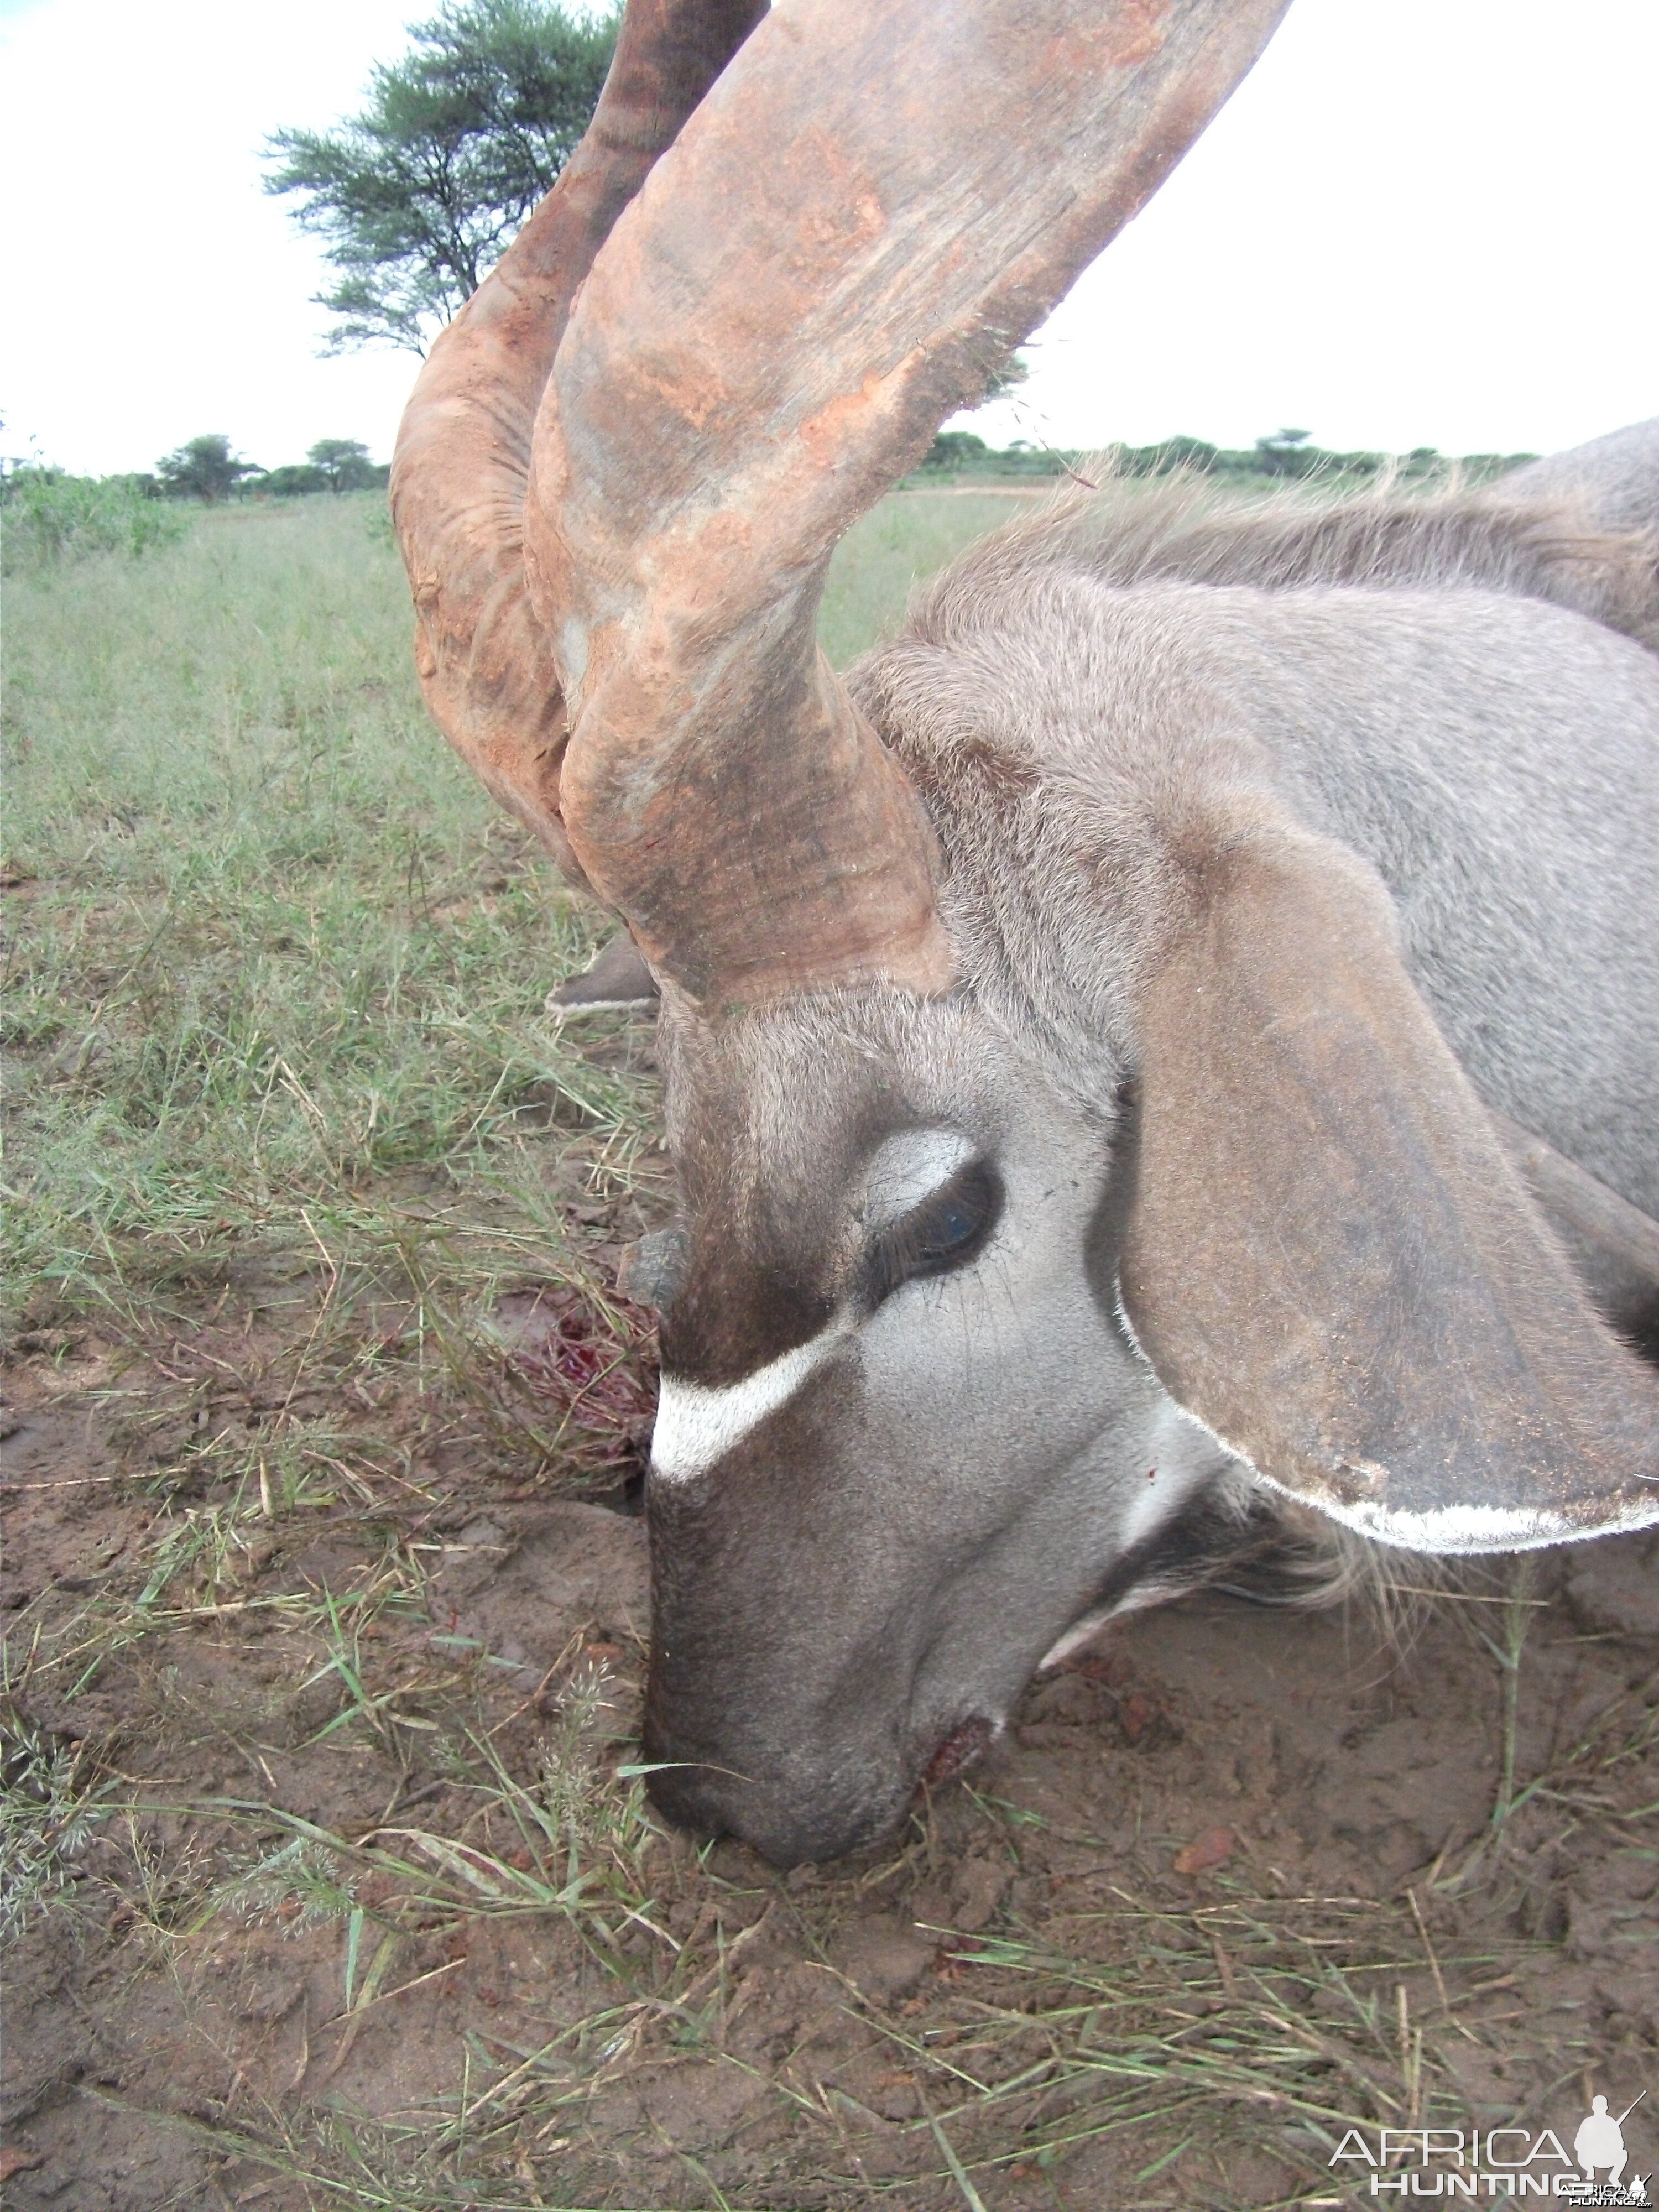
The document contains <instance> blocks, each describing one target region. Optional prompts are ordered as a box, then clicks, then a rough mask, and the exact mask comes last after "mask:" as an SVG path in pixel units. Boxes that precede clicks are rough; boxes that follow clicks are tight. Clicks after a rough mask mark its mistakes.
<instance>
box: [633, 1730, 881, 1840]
mask: <svg viewBox="0 0 1659 2212" xmlns="http://www.w3.org/2000/svg"><path fill="white" fill-rule="evenodd" d="M697 1748H701V1747H697ZM644 1750H645V1763H646V1764H647V1765H648V1766H649V1767H650V1768H651V1769H652V1771H651V1773H650V1775H649V1777H648V1778H647V1785H646V1786H647V1791H648V1794H649V1796H650V1798H651V1802H652V1803H653V1805H654V1806H655V1807H656V1808H657V1810H658V1811H659V1813H661V1814H662V1815H663V1816H664V1818H665V1820H671V1821H672V1822H673V1824H674V1826H676V1827H678V1828H688V1829H690V1831H691V1832H692V1833H693V1834H694V1835H696V1836H700V1837H703V1838H710V1837H715V1836H735V1837H736V1838H738V1841H739V1842H740V1843H744V1844H749V1845H750V1846H751V1848H752V1849H754V1850H757V1851H758V1852H759V1853H760V1855H761V1857H763V1858H764V1859H769V1861H770V1862H771V1863H772V1864H773V1865H774V1866H776V1867H785V1868H787V1867H793V1866H799V1865H801V1864H802V1863H805V1862H806V1861H809V1860H810V1861H813V1862H817V1861H821V1860H823V1859H838V1858H841V1857H844V1856H845V1854H846V1853H847V1852H848V1851H852V1850H858V1849H860V1847H861V1846H862V1845H863V1844H867V1843H870V1842H872V1841H873V1840H874V1838H876V1837H877V1836H878V1835H879V1834H881V1833H882V1832H883V1831H884V1829H885V1828H887V1827H890V1826H891V1825H892V1822H893V1820H894V1819H895V1818H896V1815H897V1814H898V1813H899V1812H900V1811H902V1805H898V1806H890V1805H883V1806H881V1807H879V1808H872V1806H870V1805H869V1804H868V1803H867V1802H863V1793H862V1792H859V1791H856V1790H854V1791H852V1792H849V1791H848V1790H846V1789H845V1787H844V1786H843V1785H842V1778H840V1777H838V1776H837V1775H836V1773H835V1772H834V1771H829V1772H828V1773H824V1772H823V1771H815V1772H813V1773H812V1774H811V1775H808V1774H805V1773H797V1774H794V1775H792V1774H790V1773H789V1772H788V1771H787V1765H786V1767H785V1770H784V1771H781V1772H780V1771H773V1772H771V1773H769V1774H762V1775H757V1776H754V1777H751V1776H750V1775H748V1774H745V1773H742V1772H739V1771H737V1769H736V1767H735V1765H734V1764H733V1763H732V1762H731V1761H730V1760H726V1761H721V1760H718V1759H713V1758H711V1757H709V1756H708V1754H707V1753H706V1752H705V1753H704V1754H703V1755H702V1757H699V1756H697V1755H696V1749H694V1748H693V1747H690V1746H688V1745H687V1744H686V1743H685V1742H684V1741H683V1740H680V1739H678V1738H677V1737H676V1735H674V1734H672V1733H671V1731H670V1730H668V1729H665V1728H663V1727H662V1726H661V1725H660V1724H659V1723H657V1722H656V1721H655V1719H654V1717H653V1716H652V1714H651V1713H650V1711H649V1710H648V1709H647V1721H646V1729H645V1743H644Z"/></svg>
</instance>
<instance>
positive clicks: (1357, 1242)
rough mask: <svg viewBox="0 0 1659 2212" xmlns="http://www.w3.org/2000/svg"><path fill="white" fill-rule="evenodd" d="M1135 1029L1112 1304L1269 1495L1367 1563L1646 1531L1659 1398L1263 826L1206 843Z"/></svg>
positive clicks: (1318, 885) (1387, 921) (1478, 1127)
mask: <svg viewBox="0 0 1659 2212" xmlns="http://www.w3.org/2000/svg"><path fill="white" fill-rule="evenodd" d="M1188 880H1189V888H1190V890H1191V892H1192V896H1193V905H1194V911H1193V913H1192V915H1191V918H1190V920H1189V921H1188V925H1187V926H1186V927H1185V928H1184V930H1183V931H1182V933H1181V934H1180V935H1179V937H1178V939H1176V942H1175V945H1174V947H1173V950H1172V951H1170V954H1169V956H1168V957H1167V958H1166V959H1165V961H1164V964H1163V966H1162V968H1161V969H1159V971H1158V973H1157V974H1156V975H1155V977H1154V978H1153V980H1152V982H1151V984H1150V986H1149V987H1148V988H1147V989H1146V993H1145V995H1144V999H1143V1002H1142V1005H1141V1006H1140V1009H1139V1019H1140V1027H1141V1036H1140V1055H1141V1066H1140V1075H1139V1093H1140V1115H1139V1162H1138V1167H1137V1170H1136V1184H1135V1188H1134V1189H1133V1194H1132V1196H1131V1197H1130V1200H1129V1203H1128V1212H1127V1230H1126V1232H1125V1237H1124V1243H1123V1249H1122V1256H1121V1271H1120V1272H1121V1295H1122V1298H1123V1303H1124V1306H1125V1309H1126V1311H1127V1315H1128V1317H1129V1319H1130V1321H1131V1322H1132V1324H1133V1328H1134V1330H1135V1333H1136V1334H1137V1336H1138V1337H1139V1340H1140V1343H1141V1346H1142V1348H1143V1349H1144V1351H1145V1352H1146V1355H1147V1357H1148V1358H1150V1360H1151V1361H1152V1364H1153V1366H1154V1368H1155V1369H1156V1370H1157V1372H1158V1376H1159V1377H1160V1379H1161V1380H1162V1381H1163V1383H1164V1386H1165V1387H1166V1389H1169V1390H1170V1393H1171V1395H1173V1396H1174V1397H1176V1399H1177V1400H1178V1401H1180V1403H1182V1405H1183V1406H1185V1407H1188V1409H1189V1410H1190V1411H1191V1412H1193V1413H1196V1414H1197V1415H1198V1416H1199V1418H1200V1419H1202V1420H1203V1421H1205V1422H1206V1423H1207V1424H1208V1425H1210V1426H1211V1427H1212V1429H1213V1430H1214V1431H1216V1433H1217V1434H1218V1436H1219V1437H1221V1438H1222V1440H1223V1441H1224V1442H1225V1443H1227V1444H1228V1445H1230V1446H1231V1448H1232V1449H1234V1450H1236V1451H1237V1452H1238V1453H1239V1454H1241V1455H1243V1457H1244V1458H1246V1459H1248V1460H1249V1462H1250V1463H1251V1464H1252V1465H1253V1466H1254V1468H1255V1470H1256V1472H1257V1474H1259V1475H1260V1476H1261V1477H1262V1478H1263V1479H1264V1480H1266V1481H1267V1482H1268V1483H1270V1484H1271V1485H1273V1486H1276V1487H1278V1488H1280V1489H1283V1490H1285V1491H1288V1492H1291V1493H1292V1494H1294V1495H1296V1496H1297V1497H1299V1498H1303V1499H1304V1500H1305V1501H1306V1502H1307V1503H1309V1504H1313V1505H1316V1506H1318V1507H1320V1508H1322V1510H1325V1511H1326V1512H1328V1513H1330V1514H1332V1515H1334V1516H1336V1517H1337V1518H1338V1519H1340V1520H1342V1521H1344V1522H1347V1523H1349V1524H1350V1525H1351V1526H1352V1527H1354V1528H1359V1529H1361V1530H1363V1531H1364V1533H1366V1534H1370V1535H1372V1536H1375V1537H1378V1538H1380V1539H1382V1540H1383V1541H1389V1542H1394V1543H1398V1544H1401V1545H1405V1546H1408V1547H1413V1548H1414V1549H1419V1550H1425V1551H1448V1552H1470V1551H1481V1550H1492V1551H1502V1550H1510V1549H1516V1548H1521V1547H1527V1546H1530V1545H1535V1544H1542V1543H1549V1542H1553V1541H1559V1540H1561V1539H1563V1538H1566V1537H1572V1536H1588V1535H1591V1534H1598V1533H1600V1532H1601V1531H1604V1530H1608V1529H1613V1528H1632V1527H1640V1526H1644V1525H1646V1524H1647V1523H1649V1522H1652V1521H1654V1520H1656V1519H1659V1378H1656V1377H1655V1376H1653V1375H1652V1374H1651V1372H1650V1370H1648V1369H1647V1368H1646V1367H1645V1366H1644V1364H1643V1363H1642V1362H1641V1361H1639V1360H1638V1359H1637V1358H1635V1357H1634V1355H1632V1353H1630V1352H1627V1351H1626V1349H1625V1348H1624V1346H1622V1345H1620V1343H1619V1342H1618V1341H1617V1340H1616V1339H1615V1338H1614V1337H1613V1335H1612V1334H1610V1333H1609V1332H1608V1331H1607V1329H1606V1328H1603V1327H1602V1325H1601V1322H1599V1321H1598V1320H1597V1318H1596V1316H1595V1314H1594V1312H1593V1311H1592V1310H1591V1308H1590V1306H1589V1302H1588V1300H1587V1298H1586V1297H1585V1294H1584V1292H1583V1289H1582V1288H1581V1286H1580V1285H1579V1283H1578V1281H1577V1279H1576V1277H1575V1276H1574V1274H1573V1272H1572V1269H1571V1267H1570V1266H1569V1264H1568V1262H1567V1261H1566V1260H1565V1257H1564V1256H1563V1255H1562V1253H1561V1251H1560V1249H1559V1247H1558V1246H1557V1245H1556V1244H1555V1243H1553V1240H1552V1238H1551V1237H1550V1235H1549V1233H1548V1232H1547V1230H1546V1229H1545V1228H1544V1226H1543V1225H1542V1223H1541V1221H1540V1219H1539V1218H1538V1216H1537V1214H1536V1213H1535V1212H1534V1209H1533V1207H1532V1206H1531V1204H1530V1203H1529V1201H1528V1198H1527V1195H1526V1194H1525V1191H1524V1189H1523V1188H1522V1185H1521V1183H1520V1181H1519V1179H1518V1177H1517V1176H1516V1172H1515V1170H1514V1169H1513V1168H1512V1167H1511V1166H1510V1163H1509V1161H1508V1160H1507V1159H1506V1158H1505V1157H1504V1152H1503V1149H1502V1146H1500V1144H1499V1142H1498V1138H1497V1136H1496V1134H1495V1133H1494V1131H1493V1129H1492V1125H1491V1122H1490V1120H1489V1118H1488V1116H1487V1115H1486V1110H1485V1109H1484V1108H1483V1107H1482V1105H1481V1104H1480V1101H1479V1099H1478V1098H1477V1097H1475V1095H1474V1091H1473V1090H1472V1089H1471V1088H1470V1086H1469V1085H1468V1081H1467V1079H1466V1078H1465V1077H1464V1075H1463V1073H1462V1070H1461V1069H1460V1068H1459V1066H1458V1065H1457V1063H1456V1061H1455V1059H1454V1057H1453V1055H1452V1054H1451V1052H1450V1051H1449V1048H1447V1046H1446V1044H1445V1042H1443V1039H1442V1038H1441V1036H1440V1035H1439V1032H1438V1030H1437V1029H1436V1027H1435V1025H1434V1023H1433V1021H1432V1019H1431V1017H1430V1014H1429V1012H1428V1010H1427V1008H1426V1007H1425V1005H1424V1003H1423V1001H1422V1000H1421V999H1420V998H1419V996H1418V994H1417V992H1416V990H1415V988H1414V987H1413V984H1412V982H1411V980H1410V978H1409V977H1408V976H1407V974H1406V972H1405V969H1404V968H1403V967H1402V966H1401V962H1400V959H1399V957H1398V955H1397V953H1396V951H1395V946H1394V940H1393V930H1392V915H1391V910H1390V908H1389V902H1388V900H1387V898H1386V896H1385V895H1384V894H1383V891H1382V890H1381V887H1380V886H1379V885H1378V884H1376V881H1375V879H1374V878H1372V877H1370V873H1369V871H1367V870H1365V869H1364V867H1363V866H1361V865H1360V864H1359V863H1358V861H1356V860H1354V859H1353V858H1352V856H1351V855H1349V854H1346V853H1345V852H1344V851H1343V850H1342V849H1341V848H1338V847H1335V846H1331V845H1327V844H1324V843H1322V842H1320V841H1317V840H1316V839H1313V838H1311V837H1309V836H1305V835H1304V834H1303V833H1302V832H1300V831H1299V830H1297V829H1294V828H1293V827H1291V825H1288V824H1286V825H1285V827H1284V829H1283V830H1282V831H1279V830H1275V829H1272V828H1256V827H1252V828H1251V829H1247V830H1245V831H1243V832H1242V833H1241V834H1240V835H1239V836H1238V837H1237V839H1236V840H1231V841H1230V840H1229V839H1227V838H1226V837H1225V836H1223V837H1218V838H1216V839H1215V840H1213V841H1212V846H1211V849H1210V851H1209V853H1208V854H1207V857H1206V860H1205V861H1204V862H1202V863H1200V864H1198V865H1196V866H1193V867H1192V868H1191V869H1190V871H1189V879H1188Z"/></svg>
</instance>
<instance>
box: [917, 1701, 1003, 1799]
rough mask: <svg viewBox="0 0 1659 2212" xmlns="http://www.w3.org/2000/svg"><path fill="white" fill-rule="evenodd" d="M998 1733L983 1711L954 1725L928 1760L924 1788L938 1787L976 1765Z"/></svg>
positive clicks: (923, 1777)
mask: <svg viewBox="0 0 1659 2212" xmlns="http://www.w3.org/2000/svg"><path fill="white" fill-rule="evenodd" d="M995 1732H996V1731H995V1730H994V1728H993V1727H992V1725H991V1723H990V1722H989V1721H987V1719H986V1718H985V1717H984V1715H983V1714H982V1713H975V1714H973V1715H972V1716H971V1717H969V1719H967V1720H965V1721H963V1722H962V1723H960V1725H959V1726H957V1727H956V1728H953V1729H951V1733H950V1735H947V1736H946V1737H945V1741H944V1742H943V1743H941V1744H940V1745H939V1747H938V1749H937V1750H936V1751H935V1752H934V1753H933V1757H932V1758H931V1759H929V1760H928V1762H927V1772H926V1773H925V1774H924V1775H923V1776H922V1778H921V1779H922V1784H923V1786H924V1788H926V1789H928V1790H935V1789H937V1788H938V1787H939V1784H940V1783H941V1782H949V1781H950V1780H951V1779H952V1778H953V1777H954V1776H956V1775H958V1774H960V1773H961V1772H962V1771H963V1769H964V1768H966V1767H969V1766H971V1765H973V1764H974V1763H975V1760H976V1759H979V1758H980V1756H981V1753H983V1752H984V1750H985V1747H986V1746H987V1744H988V1743H989V1742H990V1741H991V1738H992V1736H993V1735H994V1734H995Z"/></svg>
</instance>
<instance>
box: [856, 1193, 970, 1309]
mask: <svg viewBox="0 0 1659 2212" xmlns="http://www.w3.org/2000/svg"><path fill="white" fill-rule="evenodd" d="M1002 1200H1003V1188H1002V1178H1001V1176H1000V1175H999V1174H998V1173H997V1171H996V1170H995V1169H994V1167H993V1166H992V1165H991V1163H990V1162H989V1161H988V1160H985V1159H974V1160H969V1161H968V1162H967V1163H966V1164H965V1165H964V1166H963V1167H960V1168H958V1169H957V1171H956V1173H955V1174H954V1175H953V1176H951V1177H950V1179H949V1181H948V1182H943V1183H941V1184H940V1185H939V1188H938V1189H937V1190H936V1191H933V1192H932V1193H930V1194H929V1195H928V1196H927V1198H925V1199H924V1200H922V1202H921V1205H920V1206H917V1207H916V1208H915V1211H914V1212H910V1213H907V1214H906V1215H905V1217H904V1218H903V1219H902V1221H896V1222H894V1223H893V1224H892V1225H891V1226H890V1227H889V1228H886V1229H884V1230H882V1231H880V1232H879V1233H878V1235H877V1236H876V1237H874V1238H873V1239H872V1243H871V1246H870V1250H869V1254H868V1255H867V1257H866V1262H865V1279H864V1296H865V1303H866V1306H868V1307H869V1308H870V1309H871V1310H874V1309H875V1308H876V1307H877V1306H878V1305H879V1304H881V1302H882V1300H883V1299H884V1298H885V1297H890V1295H891V1294H892V1292H893V1291H896V1290H897V1288H898V1287H899V1285H900V1284H901V1283H908V1282H913V1281H914V1280H915V1279H916V1278H917V1277H918V1276H921V1275H945V1274H949V1273H951V1271H952V1270H953V1269H955V1268H957V1267H965V1266H966V1265H967V1264H968V1262H969V1261H970V1260H972V1259H973V1258H975V1256H976V1255H977V1254H979V1253H980V1252H981V1251H982V1250H983V1249H984V1248H985V1245H986V1243H987V1242H988V1240H989V1238H990V1236H991V1232H992V1231H993V1230H994V1228H995V1227H996V1225H997V1221H998V1218H999V1217H1000V1214H1001V1212H1002ZM964 1218H966V1220H967V1221H968V1222H969V1223H970V1224H971V1226H969V1228H967V1230H966V1231H965V1233H964V1232H963V1229H962V1223H963V1219H964Z"/></svg>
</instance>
